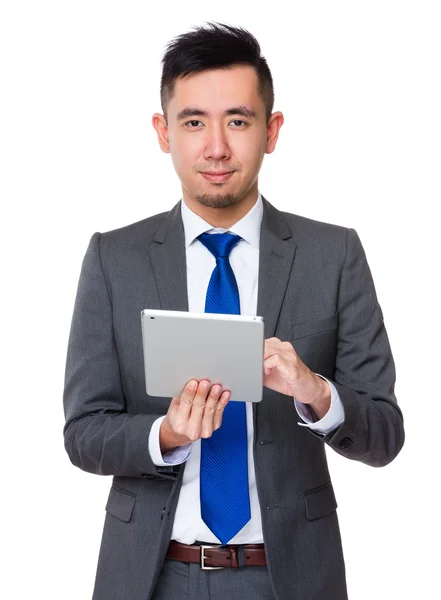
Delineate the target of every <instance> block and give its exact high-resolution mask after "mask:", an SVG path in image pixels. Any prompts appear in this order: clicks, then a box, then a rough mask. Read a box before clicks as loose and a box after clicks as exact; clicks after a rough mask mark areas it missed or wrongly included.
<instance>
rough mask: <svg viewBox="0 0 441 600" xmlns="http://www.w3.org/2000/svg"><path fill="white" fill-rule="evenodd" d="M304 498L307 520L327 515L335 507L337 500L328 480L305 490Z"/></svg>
mask: <svg viewBox="0 0 441 600" xmlns="http://www.w3.org/2000/svg"><path fill="white" fill-rule="evenodd" d="M304 498H305V508H306V518H307V519H308V521H313V520H314V519H319V518H320V517H324V516H325V515H329V514H331V513H332V512H334V511H335V510H336V509H337V500H336V499H335V494H334V488H333V487H332V483H331V482H330V481H329V482H328V483H325V485H321V486H320V487H318V488H314V489H313V490H307V491H306V492H305V493H304Z"/></svg>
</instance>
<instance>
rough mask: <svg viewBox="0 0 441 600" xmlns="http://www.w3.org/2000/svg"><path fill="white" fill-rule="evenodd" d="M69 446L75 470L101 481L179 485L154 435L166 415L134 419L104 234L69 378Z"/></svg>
mask: <svg viewBox="0 0 441 600" xmlns="http://www.w3.org/2000/svg"><path fill="white" fill-rule="evenodd" d="M64 412H65V417H66V423H65V426H64V430H63V433H64V443H65V448H66V451H67V453H68V455H69V458H70V460H71V461H72V463H73V464H74V465H76V466H77V467H79V468H80V469H83V470H84V471H88V472H90V473H96V474H99V475H117V476H128V477H146V478H149V479H153V478H158V479H164V478H165V479H173V478H174V477H175V476H176V473H174V472H173V467H156V466H155V465H154V464H153V462H152V460H151V457H150V454H149V433H150V429H151V427H152V424H153V423H154V421H155V420H156V419H157V418H158V417H159V416H160V415H149V414H129V413H127V410H126V401H125V397H124V391H123V387H122V383H121V377H120V368H119V362H118V355H117V350H116V346H115V341H114V335H113V322H112V303H111V297H110V294H109V290H108V287H107V283H106V279H105V275H104V272H103V268H102V264H101V258H100V234H99V233H95V234H94V235H93V236H92V238H91V240H90V243H89V247H88V249H87V251H86V254H85V257H84V260H83V264H82V269H81V274H80V279H79V284H78V290H77V295H76V300H75V306H74V312H73V318H72V324H71V330H70V336H69V343H68V352H67V361H66V372H65V387H64Z"/></svg>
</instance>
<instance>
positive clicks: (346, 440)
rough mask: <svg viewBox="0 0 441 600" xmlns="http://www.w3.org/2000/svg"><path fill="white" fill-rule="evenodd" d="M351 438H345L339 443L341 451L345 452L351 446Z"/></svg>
mask: <svg viewBox="0 0 441 600" xmlns="http://www.w3.org/2000/svg"><path fill="white" fill-rule="evenodd" d="M352 441H353V440H351V438H348V437H345V438H343V439H342V441H341V442H340V448H341V449H342V450H347V449H348V448H349V446H350V445H351V444H352Z"/></svg>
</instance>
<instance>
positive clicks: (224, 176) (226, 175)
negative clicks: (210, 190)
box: [201, 171, 234, 183]
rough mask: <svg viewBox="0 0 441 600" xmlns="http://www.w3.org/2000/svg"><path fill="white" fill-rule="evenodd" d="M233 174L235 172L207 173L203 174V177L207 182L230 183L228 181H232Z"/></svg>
mask: <svg viewBox="0 0 441 600" xmlns="http://www.w3.org/2000/svg"><path fill="white" fill-rule="evenodd" d="M233 173H234V171H208V172H206V173H201V175H202V177H204V179H206V180H207V181H212V182H215V183H220V182H223V181H228V179H230V177H231V176H232V175H233Z"/></svg>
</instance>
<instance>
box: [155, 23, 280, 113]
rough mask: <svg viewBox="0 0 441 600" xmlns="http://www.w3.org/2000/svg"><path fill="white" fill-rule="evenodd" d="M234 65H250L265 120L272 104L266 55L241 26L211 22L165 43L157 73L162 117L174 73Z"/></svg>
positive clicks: (270, 82)
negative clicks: (264, 109) (158, 75)
mask: <svg viewBox="0 0 441 600" xmlns="http://www.w3.org/2000/svg"><path fill="white" fill-rule="evenodd" d="M236 65H250V66H252V67H254V69H255V71H256V73H257V77H258V92H259V94H260V95H261V97H262V100H263V102H264V103H265V108H266V118H267V121H268V119H269V117H270V115H271V113H272V110H273V106H274V87H273V78H272V76H271V71H270V69H269V67H268V63H267V62H266V59H265V58H264V57H263V56H262V55H261V53H260V45H259V42H258V41H257V39H256V38H255V37H254V36H253V35H252V34H251V33H250V32H249V31H247V30H246V29H244V28H242V27H233V26H232V25H226V24H225V23H214V22H207V23H206V26H203V25H202V26H196V27H195V28H194V31H190V32H188V33H183V34H181V35H178V36H177V37H175V38H173V39H172V40H171V41H170V42H169V43H168V44H167V50H166V52H165V54H164V57H163V59H162V77H161V106H162V110H163V112H164V115H165V118H166V119H167V105H168V102H169V100H170V99H171V98H172V96H173V93H174V86H175V81H176V79H178V77H185V76H186V75H189V74H190V73H200V72H202V71H207V70H208V69H226V68H231V67H233V66H236Z"/></svg>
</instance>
